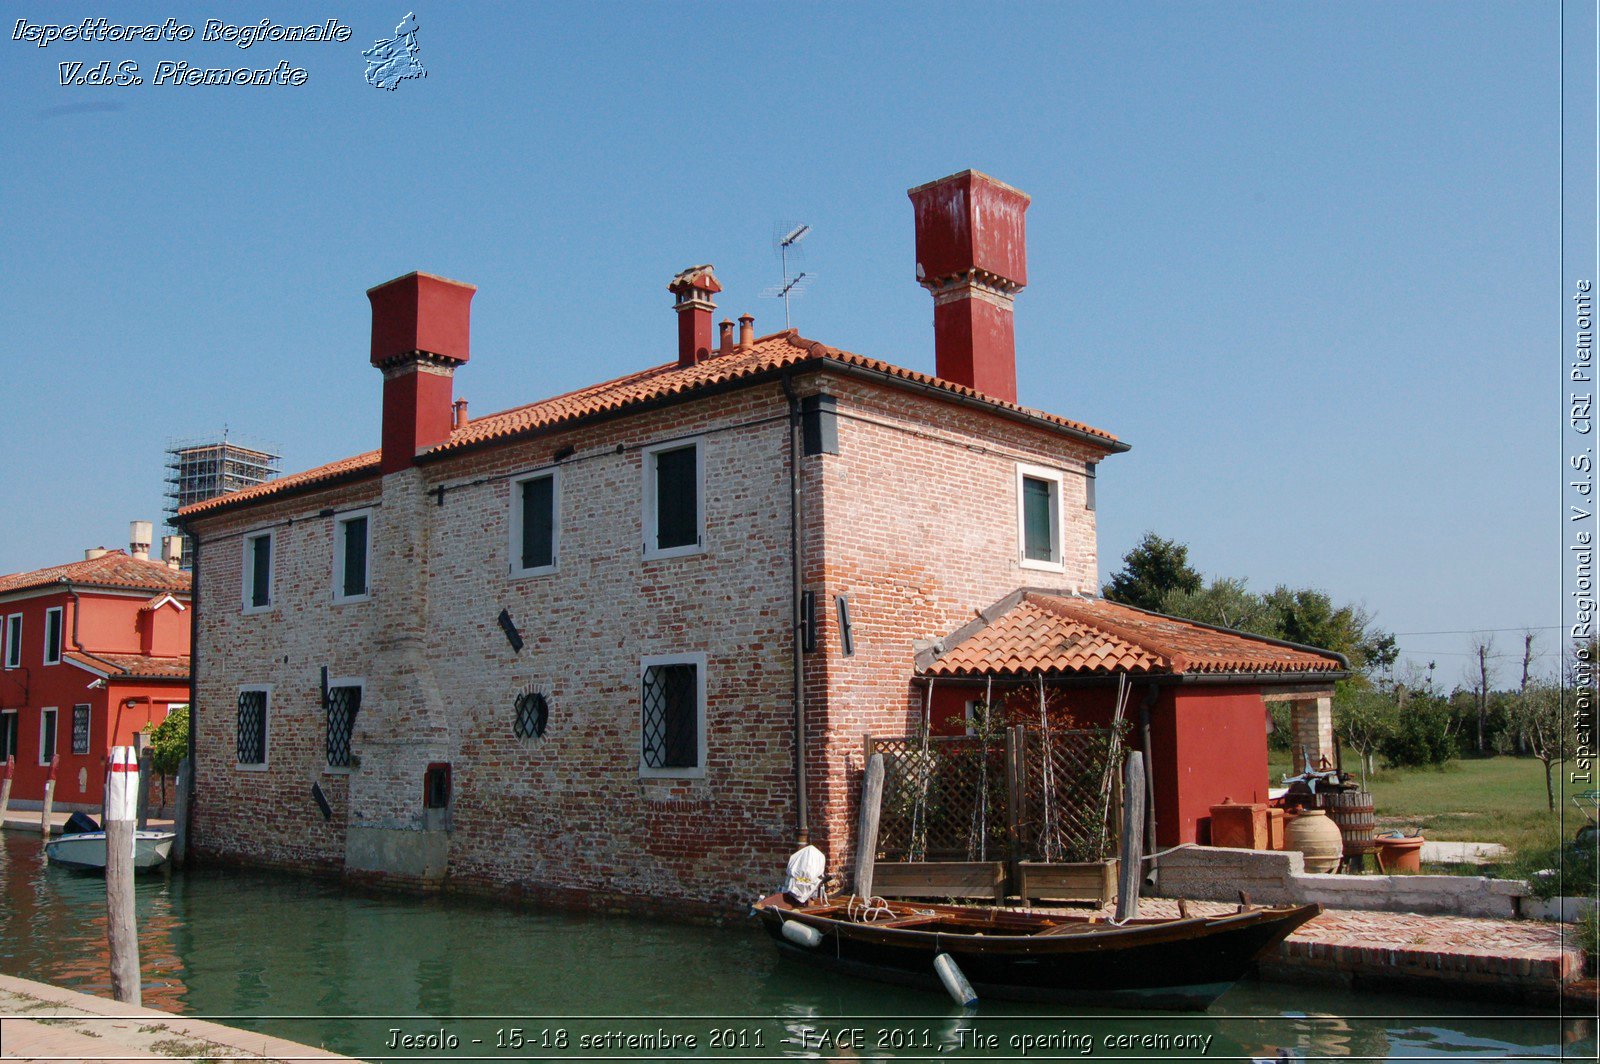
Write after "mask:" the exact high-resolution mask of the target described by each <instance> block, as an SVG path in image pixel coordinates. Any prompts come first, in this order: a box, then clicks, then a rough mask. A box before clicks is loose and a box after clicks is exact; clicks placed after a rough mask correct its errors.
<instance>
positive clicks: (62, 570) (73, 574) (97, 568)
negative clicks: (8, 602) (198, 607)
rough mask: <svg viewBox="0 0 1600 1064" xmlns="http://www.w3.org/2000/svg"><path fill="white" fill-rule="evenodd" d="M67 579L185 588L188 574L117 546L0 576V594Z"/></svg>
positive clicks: (91, 583) (157, 588)
mask: <svg viewBox="0 0 1600 1064" xmlns="http://www.w3.org/2000/svg"><path fill="white" fill-rule="evenodd" d="M63 583H70V584H76V585H78V586H80V587H126V588H132V589H135V590H141V591H144V590H148V591H172V592H176V593H179V594H188V592H189V574H188V573H186V572H184V571H183V570H181V569H172V568H169V567H168V566H167V565H166V563H165V562H157V561H146V560H144V559H140V558H132V557H129V556H128V555H127V554H124V553H123V552H122V551H120V550H114V551H110V552H108V553H106V554H102V555H101V556H100V557H98V558H89V559H86V560H84V561H79V562H68V563H67V564H66V565H56V566H52V567H50V568H49V569H35V570H34V571H33V572H31V573H12V574H11V575H10V576H0V594H6V593H7V592H11V591H26V590H31V589H32V588H36V587H48V586H50V585H51V584H63Z"/></svg>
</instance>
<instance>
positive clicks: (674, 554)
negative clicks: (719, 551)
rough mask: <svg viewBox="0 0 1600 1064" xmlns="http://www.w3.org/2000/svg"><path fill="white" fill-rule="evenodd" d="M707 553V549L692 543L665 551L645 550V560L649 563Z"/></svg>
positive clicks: (647, 548)
mask: <svg viewBox="0 0 1600 1064" xmlns="http://www.w3.org/2000/svg"><path fill="white" fill-rule="evenodd" d="M704 553H706V548H705V547H704V546H703V545H702V544H699V543H692V544H689V545H688V546H684V547H668V548H666V549H665V550H652V549H650V548H649V547H646V548H645V551H644V560H645V561H647V562H654V561H666V560H668V559H671V558H689V557H693V556H694V555H696V554H704Z"/></svg>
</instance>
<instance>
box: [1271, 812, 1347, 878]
mask: <svg viewBox="0 0 1600 1064" xmlns="http://www.w3.org/2000/svg"><path fill="white" fill-rule="evenodd" d="M1284 849H1286V850H1299V851H1300V852H1301V853H1303V854H1305V858H1306V871H1307V872H1332V871H1333V870H1334V869H1335V868H1338V867H1339V858H1340V857H1342V856H1343V855H1344V836H1343V835H1341V834H1340V833H1339V825H1337V824H1335V823H1334V822H1333V821H1331V820H1329V819H1328V814H1326V813H1324V812H1323V811H1322V810H1320V809H1305V810H1302V811H1301V812H1300V814H1299V815H1298V816H1295V817H1291V818H1290V819H1289V828H1288V831H1287V832H1286V833H1285V838H1284Z"/></svg>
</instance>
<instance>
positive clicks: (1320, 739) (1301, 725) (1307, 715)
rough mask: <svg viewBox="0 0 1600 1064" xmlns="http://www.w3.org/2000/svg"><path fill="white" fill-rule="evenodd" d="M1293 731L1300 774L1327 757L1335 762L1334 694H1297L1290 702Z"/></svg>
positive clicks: (1294, 753)
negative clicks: (1307, 695)
mask: <svg viewBox="0 0 1600 1064" xmlns="http://www.w3.org/2000/svg"><path fill="white" fill-rule="evenodd" d="M1289 734H1290V736H1291V739H1292V742H1293V744H1294V749H1293V755H1294V771H1295V774H1296V775H1298V774H1300V773H1302V772H1304V771H1305V770H1306V766H1307V758H1308V757H1309V759H1310V764H1312V765H1318V764H1321V763H1322V760H1323V759H1324V758H1326V759H1327V761H1328V764H1330V765H1332V764H1333V698H1332V697H1331V696H1328V695H1323V696H1320V697H1317V698H1296V699H1294V700H1292V701H1291V702H1290V703H1289Z"/></svg>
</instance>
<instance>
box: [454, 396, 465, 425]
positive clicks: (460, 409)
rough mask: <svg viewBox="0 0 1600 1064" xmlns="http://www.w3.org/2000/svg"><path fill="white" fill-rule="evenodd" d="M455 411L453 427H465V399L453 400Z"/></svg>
mask: <svg viewBox="0 0 1600 1064" xmlns="http://www.w3.org/2000/svg"><path fill="white" fill-rule="evenodd" d="M455 411H456V420H455V427H456V428H458V429H464V428H466V427H467V401H466V400H465V399H457V400H456V402H455Z"/></svg>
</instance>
